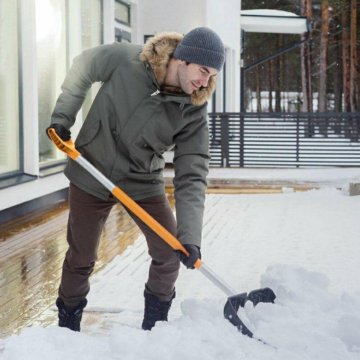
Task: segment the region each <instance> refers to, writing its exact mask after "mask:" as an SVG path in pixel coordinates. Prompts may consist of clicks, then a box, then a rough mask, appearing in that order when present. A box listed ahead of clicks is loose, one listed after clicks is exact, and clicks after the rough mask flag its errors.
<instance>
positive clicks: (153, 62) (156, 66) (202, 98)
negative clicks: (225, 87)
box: [140, 32, 216, 106]
mask: <svg viewBox="0 0 360 360" xmlns="http://www.w3.org/2000/svg"><path fill="white" fill-rule="evenodd" d="M182 38H183V35H181V34H179V33H176V32H163V33H159V34H157V35H155V36H154V37H151V38H150V39H149V40H148V41H147V42H146V43H145V45H144V48H143V51H142V52H141V54H140V60H141V61H144V62H148V63H149V64H150V66H151V68H152V70H153V72H154V74H155V77H156V80H157V82H158V83H159V85H161V84H163V82H164V79H165V75H166V69H167V66H168V63H169V61H170V58H171V57H172V54H173V52H174V51H175V49H176V47H177V45H178V44H179V42H180V41H181V40H182ZM215 86H216V80H215V78H214V77H211V78H210V79H209V82H208V86H207V87H205V88H200V89H199V90H196V91H194V92H193V93H192V94H191V95H190V97H191V103H192V104H193V105H197V106H201V105H203V104H205V103H206V101H208V99H209V98H210V97H211V95H212V93H213V91H214V90H215Z"/></svg>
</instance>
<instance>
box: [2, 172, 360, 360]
mask: <svg viewBox="0 0 360 360" xmlns="http://www.w3.org/2000/svg"><path fill="white" fill-rule="evenodd" d="M338 174H339V172H338ZM355 175H356V174H355ZM355 175H354V176H355ZM340 178H341V176H334V181H335V180H339V179H340ZM335 182H336V181H335ZM359 214H360V197H359V196H352V197H350V196H348V195H347V193H346V191H344V190H337V189H335V187H334V186H331V187H327V188H322V189H321V190H314V191H309V192H304V193H294V192H291V191H285V192H284V193H283V194H273V195H208V196H207V200H206V213H205V219H204V230H203V246H202V253H203V260H204V262H205V263H206V264H207V265H208V266H210V267H211V268H212V269H213V270H214V271H215V272H216V273H217V274H218V275H220V276H221V277H223V278H224V279H225V280H226V282H228V283H229V284H230V285H231V286H232V287H233V288H235V289H236V290H237V291H238V292H239V293H240V292H244V291H250V290H252V289H256V288H259V287H263V286H269V287H271V288H272V289H273V290H274V291H275V293H276V295H277V299H276V301H275V304H259V305H258V306H256V307H253V306H252V304H250V303H247V304H246V307H245V309H241V310H240V311H239V316H240V317H241V319H243V321H244V322H245V323H246V324H247V325H248V326H249V328H250V329H251V330H252V331H253V332H254V334H255V335H256V336H257V337H258V338H261V339H262V340H264V341H265V342H267V343H268V344H270V345H271V346H269V345H264V344H263V343H261V342H259V341H256V340H254V339H250V338H248V337H245V336H243V335H241V334H240V333H239V332H238V331H237V329H236V328H235V327H234V326H232V325H231V324H230V323H229V322H228V321H227V320H225V319H224V318H223V315H222V311H223V306H224V304H225V301H226V296H225V295H224V294H223V293H222V292H221V291H220V290H219V289H217V288H216V287H215V286H214V285H213V284H212V283H211V282H209V281H208V280H207V279H205V278H204V277H203V276H202V274H201V273H200V272H198V271H197V270H186V269H182V271H181V273H180V278H179V281H178V283H177V297H176V299H175V300H174V304H173V307H172V309H171V312H170V316H169V321H168V322H167V323H160V324H158V325H157V326H156V327H155V328H154V329H153V330H152V331H151V332H144V331H142V330H141V329H140V324H141V320H142V311H143V297H142V290H143V286H144V282H145V281H146V276H147V269H148V265H149V258H148V255H147V249H146V246H145V241H144V239H143V238H141V237H140V238H139V239H138V240H137V241H136V242H135V244H134V245H133V246H131V247H129V248H128V249H127V250H126V251H125V253H124V254H123V255H121V256H118V257H117V258H115V259H114V260H113V262H112V263H110V264H109V265H108V266H107V267H106V268H105V269H104V270H103V271H102V272H101V273H99V274H97V275H96V276H95V277H93V278H92V291H91V293H90V296H89V298H88V300H89V305H88V307H87V311H86V313H85V314H84V321H83V324H82V328H83V331H82V332H81V333H73V332H71V331H69V330H67V329H60V328H57V327H56V326H51V327H48V328H41V327H33V328H29V329H26V330H24V331H22V333H21V334H20V335H18V336H12V337H11V338H9V339H6V340H4V341H3V344H2V346H3V349H4V350H3V352H2V355H0V358H2V359H4V360H13V359H16V360H19V359H28V360H40V359H66V360H72V359H74V360H75V359H77V360H79V359H86V360H90V359H102V360H106V359H137V360H140V359H154V360H155V359H156V360H161V359H166V360H168V359H172V360H184V359H206V360H210V359H237V360H238V359H254V360H265V359H276V360H285V359H286V360H289V359H295V360H297V359H299V360H300V359H301V360H305V359H306V360H307V359H324V360H347V359H349V360H354V359H360V281H359V273H360V261H359V258H360V241H359V234H360V222H359Z"/></svg>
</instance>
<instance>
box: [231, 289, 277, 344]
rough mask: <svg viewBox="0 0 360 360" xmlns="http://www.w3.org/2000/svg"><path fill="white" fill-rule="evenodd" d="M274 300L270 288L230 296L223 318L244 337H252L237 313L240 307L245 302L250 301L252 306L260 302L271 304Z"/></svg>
mask: <svg viewBox="0 0 360 360" xmlns="http://www.w3.org/2000/svg"><path fill="white" fill-rule="evenodd" d="M275 298H276V295H275V293H274V292H273V291H272V290H271V289H270V288H263V289H257V290H253V291H251V292H250V293H249V294H247V293H242V294H238V295H234V296H230V297H229V298H228V300H227V302H226V304H225V307H224V316H225V318H226V319H228V320H229V321H230V322H231V323H232V324H233V325H234V326H236V327H237V328H238V330H239V331H240V332H241V333H242V334H243V335H246V336H249V337H251V338H252V337H253V333H252V332H251V331H250V330H249V329H248V328H247V326H246V325H245V324H244V323H243V322H242V321H241V319H240V318H239V316H238V314H237V312H238V310H239V308H240V306H241V307H244V306H245V303H246V301H248V300H249V301H251V302H252V303H253V304H254V306H256V305H257V304H258V303H260V302H264V303H273V302H274V300H275Z"/></svg>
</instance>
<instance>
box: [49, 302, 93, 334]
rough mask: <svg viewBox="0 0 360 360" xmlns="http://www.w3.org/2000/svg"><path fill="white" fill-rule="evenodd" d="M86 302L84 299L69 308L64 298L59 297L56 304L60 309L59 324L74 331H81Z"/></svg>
mask: <svg viewBox="0 0 360 360" xmlns="http://www.w3.org/2000/svg"><path fill="white" fill-rule="evenodd" d="M86 304H87V300H86V299H84V300H82V301H81V302H80V303H79V304H78V305H77V306H76V307H75V308H73V309H68V308H67V307H66V306H65V304H64V302H63V301H62V299H60V298H58V299H57V300H56V306H57V307H58V309H59V326H60V327H66V328H68V329H70V330H73V331H80V322H81V318H82V313H83V309H84V307H85V306H86Z"/></svg>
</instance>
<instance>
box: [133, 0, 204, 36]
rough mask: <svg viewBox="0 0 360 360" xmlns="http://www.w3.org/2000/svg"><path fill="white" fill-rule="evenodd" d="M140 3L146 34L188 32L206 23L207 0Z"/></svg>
mask: <svg viewBox="0 0 360 360" xmlns="http://www.w3.org/2000/svg"><path fill="white" fill-rule="evenodd" d="M139 5H140V11H141V13H142V21H143V23H142V31H143V34H144V35H151V34H155V33H158V32H162V31H177V32H180V33H186V32H188V31H189V30H191V29H192V28H194V27H197V26H203V25H205V23H206V0H178V1H173V0H151V1H149V0H139Z"/></svg>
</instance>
